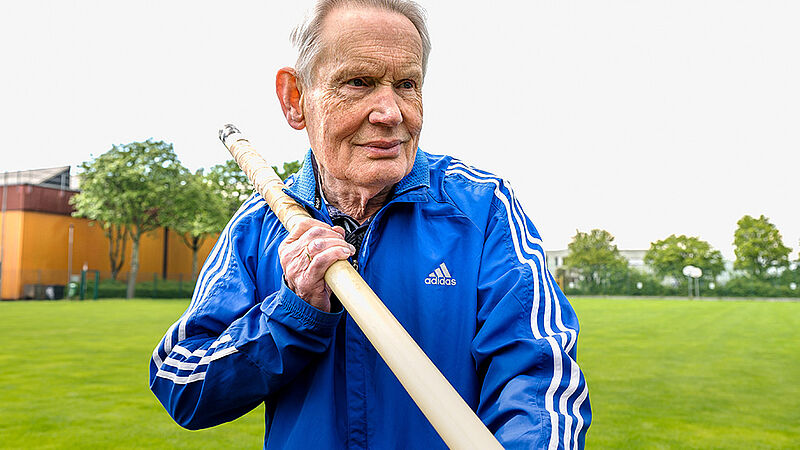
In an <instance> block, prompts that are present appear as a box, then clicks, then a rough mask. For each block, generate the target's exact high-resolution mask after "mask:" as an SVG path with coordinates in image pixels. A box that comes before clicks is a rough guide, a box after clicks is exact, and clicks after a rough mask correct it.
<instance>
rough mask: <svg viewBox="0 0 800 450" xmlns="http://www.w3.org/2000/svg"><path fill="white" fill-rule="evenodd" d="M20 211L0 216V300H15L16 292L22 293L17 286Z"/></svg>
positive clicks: (19, 253)
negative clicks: (0, 279) (0, 262)
mask: <svg viewBox="0 0 800 450" xmlns="http://www.w3.org/2000/svg"><path fill="white" fill-rule="evenodd" d="M22 216H23V213H22V211H6V212H5V214H3V215H2V216H0V233H3V236H2V238H0V240H2V244H0V245H2V246H3V247H2V251H3V268H2V270H3V273H2V284H3V285H2V286H1V287H0V298H17V292H21V291H22V286H20V285H19V282H20V280H19V270H20V265H21V263H20V258H21V255H22V253H21V251H20V250H21V246H22V242H21V239H20V238H21V235H22V232H21V230H22Z"/></svg>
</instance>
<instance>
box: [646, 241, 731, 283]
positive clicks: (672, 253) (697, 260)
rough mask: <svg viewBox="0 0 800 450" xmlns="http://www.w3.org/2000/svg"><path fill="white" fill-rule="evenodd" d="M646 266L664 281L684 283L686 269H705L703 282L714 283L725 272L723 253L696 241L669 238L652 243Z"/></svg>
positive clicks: (705, 243)
mask: <svg viewBox="0 0 800 450" xmlns="http://www.w3.org/2000/svg"><path fill="white" fill-rule="evenodd" d="M644 262H645V263H646V264H647V265H649V266H650V267H652V268H653V270H654V271H655V273H656V274H658V275H659V276H661V277H667V276H670V277H673V278H675V279H676V280H682V279H683V278H684V277H683V268H684V267H686V266H688V265H692V266H695V267H699V268H701V269H703V278H704V279H706V280H709V281H713V280H715V279H716V277H717V276H718V275H719V274H721V273H722V272H723V271H724V270H725V263H724V262H723V261H722V253H720V251H719V250H715V249H713V248H712V247H711V245H710V244H709V243H708V242H706V241H703V240H700V239H699V238H697V237H687V236H685V235H683V234H682V235H680V236H676V235H674V234H673V235H670V236H669V237H667V238H666V239H663V240H660V241H656V242H652V243H651V244H650V249H649V250H647V253H646V254H645V255H644Z"/></svg>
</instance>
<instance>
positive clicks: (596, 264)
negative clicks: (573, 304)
mask: <svg viewBox="0 0 800 450" xmlns="http://www.w3.org/2000/svg"><path fill="white" fill-rule="evenodd" d="M613 241H614V236H612V235H611V233H609V232H608V231H606V230H598V229H594V230H592V231H590V232H588V233H584V232H581V231H576V234H575V236H573V238H572V242H570V243H569V245H568V246H567V249H568V250H569V253H568V255H567V257H566V258H565V260H564V264H565V265H566V266H567V267H569V268H571V269H574V270H576V271H578V272H579V273H580V275H581V278H582V283H584V284H585V285H586V286H584V289H586V290H587V292H590V293H598V292H601V291H604V290H606V291H607V290H608V288H609V287H610V286H612V285H614V284H617V283H620V282H622V281H623V280H624V279H625V278H626V277H627V276H628V270H629V269H628V261H627V260H625V258H624V257H622V256H621V255H620V254H619V249H617V246H616V245H615V244H613V243H612V242H613Z"/></svg>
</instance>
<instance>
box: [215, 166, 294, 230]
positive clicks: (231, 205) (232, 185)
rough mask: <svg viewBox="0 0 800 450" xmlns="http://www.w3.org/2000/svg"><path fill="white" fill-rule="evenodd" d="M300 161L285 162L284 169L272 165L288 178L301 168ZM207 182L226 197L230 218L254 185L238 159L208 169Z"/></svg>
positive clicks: (284, 177)
mask: <svg viewBox="0 0 800 450" xmlns="http://www.w3.org/2000/svg"><path fill="white" fill-rule="evenodd" d="M301 165H302V164H301V163H300V161H289V162H285V163H283V170H282V171H281V170H279V169H278V167H277V166H272V169H273V170H275V173H276V174H278V176H279V177H280V178H281V180H286V178H288V177H289V176H290V175H292V174H293V173H295V172H297V171H298V170H300V166H301ZM205 179H206V182H207V183H209V184H210V185H211V186H212V190H213V191H214V192H216V193H217V194H218V195H219V196H220V197H222V198H223V199H224V202H225V208H226V210H227V211H228V218H230V217H231V216H233V214H234V213H235V212H236V210H237V209H239V206H241V205H242V202H244V201H245V200H247V197H249V196H250V194H251V193H252V192H253V185H252V184H251V183H250V180H248V179H247V175H245V173H244V172H242V169H240V168H239V165H238V164H236V161H234V160H232V159H229V160H227V161H225V162H224V163H222V164H217V165H216V166H213V167H211V169H209V170H208V174H206V176H205Z"/></svg>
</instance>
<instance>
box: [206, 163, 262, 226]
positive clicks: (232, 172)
mask: <svg viewBox="0 0 800 450" xmlns="http://www.w3.org/2000/svg"><path fill="white" fill-rule="evenodd" d="M205 178H206V181H207V182H208V183H209V186H210V188H211V190H212V192H215V193H216V194H217V195H219V196H220V197H221V198H222V199H223V203H224V205H225V211H227V213H226V215H227V216H228V218H229V219H230V218H231V216H233V213H235V212H236V210H237V209H239V206H241V205H242V202H244V201H245V200H247V197H249V196H250V194H251V193H252V192H253V185H252V184H251V183H250V180H248V179H247V175H245V173H244V172H242V169H240V168H239V165H238V164H236V161H234V160H232V159H229V160H227V161H225V162H224V163H222V164H217V165H216V166H213V167H211V168H210V169H208V174H206V176H205Z"/></svg>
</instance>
